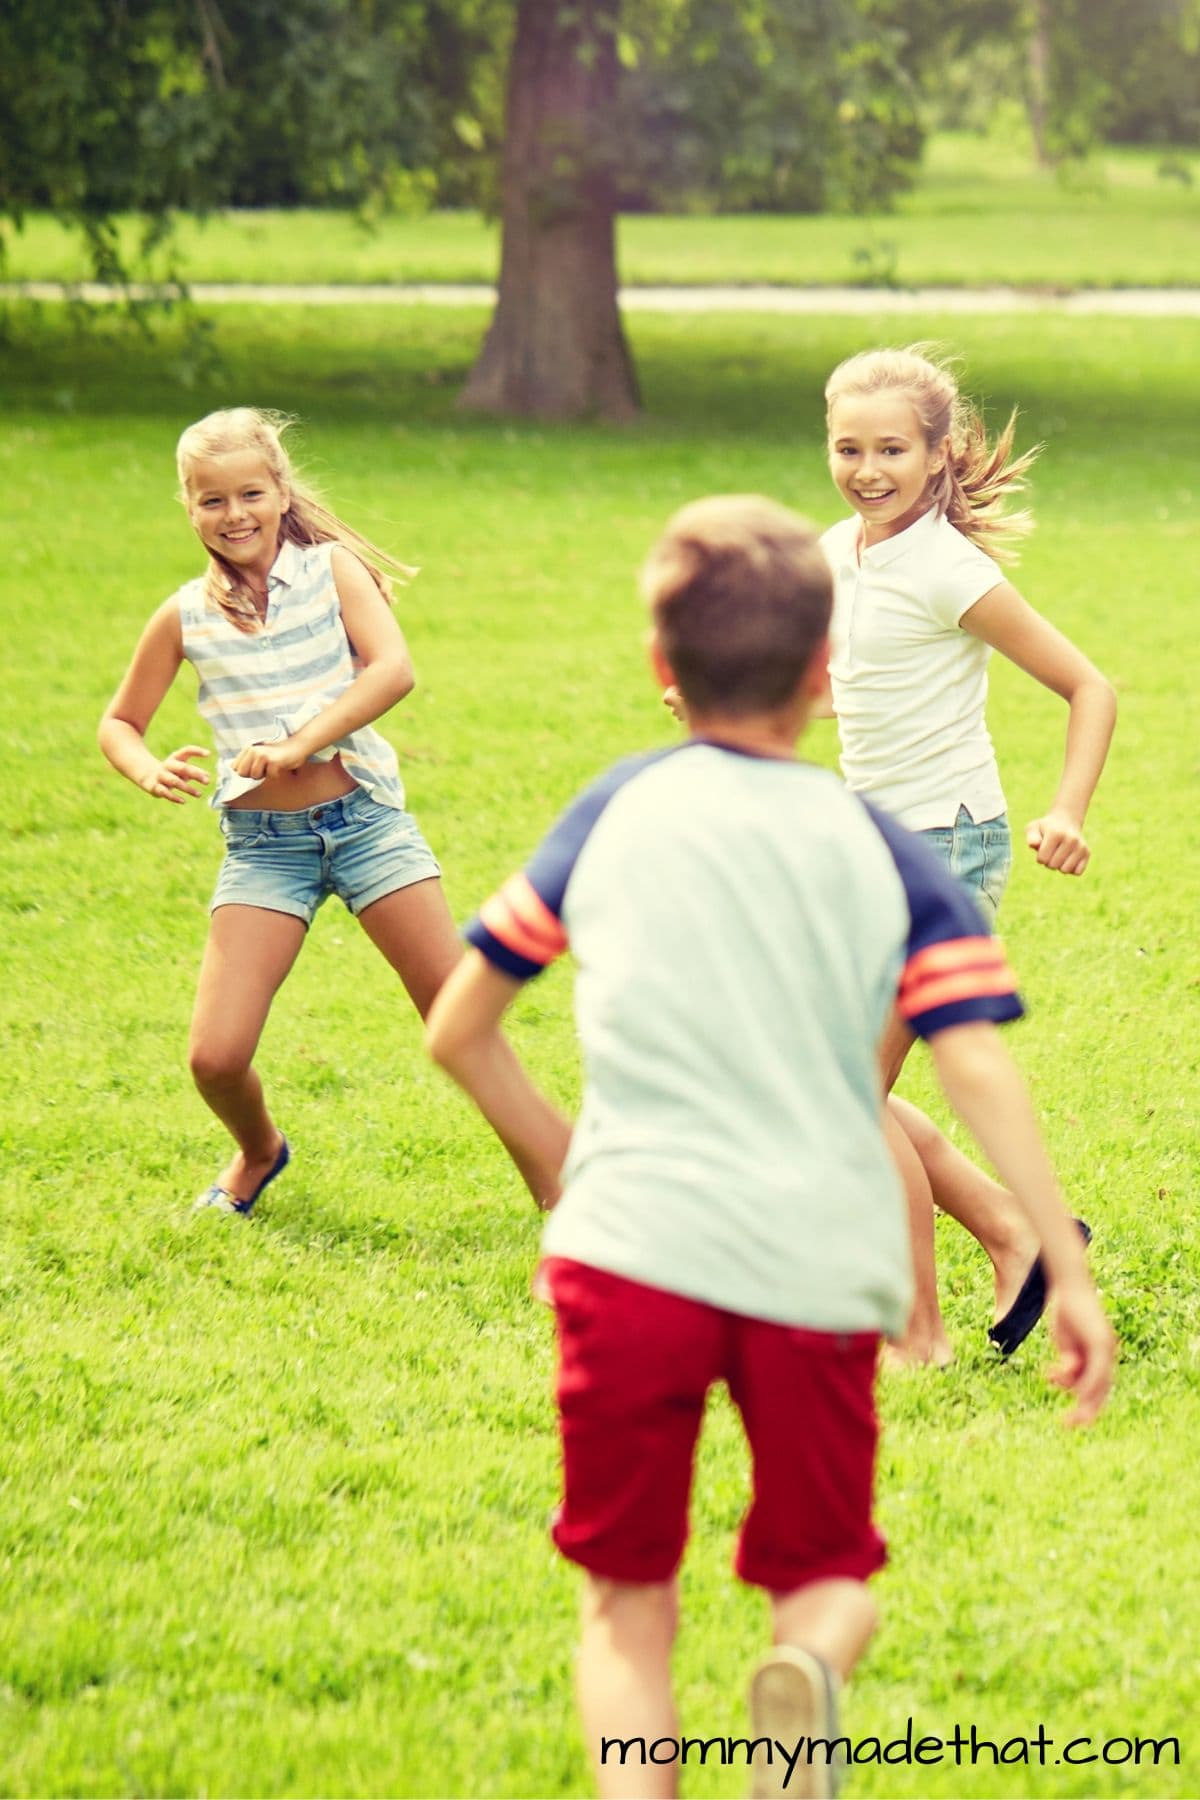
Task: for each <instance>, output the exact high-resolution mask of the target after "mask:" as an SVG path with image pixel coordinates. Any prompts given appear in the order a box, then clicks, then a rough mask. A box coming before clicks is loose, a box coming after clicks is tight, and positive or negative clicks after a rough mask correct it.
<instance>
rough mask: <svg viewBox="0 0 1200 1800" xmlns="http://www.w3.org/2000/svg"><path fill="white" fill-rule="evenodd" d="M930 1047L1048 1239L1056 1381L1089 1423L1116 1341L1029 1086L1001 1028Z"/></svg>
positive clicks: (965, 1115)
mask: <svg viewBox="0 0 1200 1800" xmlns="http://www.w3.org/2000/svg"><path fill="white" fill-rule="evenodd" d="M929 1047H930V1050H931V1051H932V1053H933V1060H934V1063H935V1065H936V1067H937V1073H938V1079H939V1081H940V1082H941V1084H942V1087H943V1088H944V1089H945V1092H946V1097H947V1099H948V1100H949V1101H950V1104H951V1105H952V1106H953V1108H954V1110H955V1112H957V1113H958V1115H959V1117H960V1118H961V1119H962V1120H963V1122H964V1124H965V1125H967V1126H968V1128H969V1129H970V1131H971V1132H972V1133H973V1135H974V1136H975V1138H976V1139H977V1140H978V1142H979V1144H980V1146H981V1147H982V1149H983V1150H984V1151H985V1153H986V1154H987V1155H988V1156H989V1157H990V1158H991V1160H992V1162H993V1163H994V1164H995V1166H996V1169H997V1172H998V1173H999V1175H1000V1179H1001V1180H1002V1181H1003V1182H1004V1184H1005V1186H1006V1187H1008V1188H1009V1189H1010V1190H1011V1191H1012V1193H1013V1195H1014V1197H1015V1199H1016V1201H1017V1204H1018V1205H1019V1206H1020V1207H1021V1208H1022V1209H1023V1211H1024V1212H1025V1214H1026V1215H1027V1217H1028V1218H1029V1221H1030V1223H1031V1224H1032V1226H1033V1228H1034V1230H1035V1231H1036V1232H1037V1234H1038V1237H1039V1238H1040V1239H1041V1245H1042V1260H1043V1262H1044V1263H1045V1266H1046V1273H1047V1275H1048V1277H1049V1279H1050V1284H1051V1287H1052V1290H1053V1295H1054V1300H1055V1313H1054V1320H1053V1326H1052V1330H1053V1333H1054V1338H1055V1342H1056V1344H1057V1347H1058V1350H1059V1362H1058V1366H1057V1367H1056V1369H1055V1370H1054V1371H1053V1372H1052V1374H1051V1377H1050V1378H1051V1380H1052V1381H1054V1382H1056V1383H1057V1384H1058V1386H1060V1387H1069V1388H1072V1389H1074V1391H1075V1406H1074V1408H1073V1410H1072V1411H1071V1412H1070V1413H1069V1414H1068V1416H1067V1423H1068V1424H1069V1425H1087V1424H1090V1423H1091V1421H1092V1420H1093V1419H1094V1418H1095V1417H1096V1415H1097V1413H1098V1412H1099V1411H1100V1408H1101V1407H1102V1406H1103V1405H1104V1402H1105V1400H1106V1399H1107V1397H1108V1392H1109V1389H1110V1388H1111V1386H1112V1379H1113V1364H1114V1361H1115V1357H1116V1340H1115V1338H1114V1336H1113V1332H1112V1328H1111V1326H1110V1325H1109V1323H1108V1320H1107V1319H1106V1318H1105V1316H1104V1313H1103V1311H1102V1309H1101V1306H1100V1302H1099V1299H1098V1297H1097V1294H1096V1290H1095V1288H1094V1286H1093V1285H1092V1278H1091V1276H1090V1274H1089V1273H1088V1267H1087V1263H1086V1261H1085V1259H1084V1255H1083V1250H1082V1247H1081V1245H1080V1241H1079V1236H1078V1233H1077V1232H1076V1230H1075V1228H1074V1226H1073V1225H1072V1223H1071V1219H1070V1217H1069V1215H1068V1213H1067V1210H1066V1208H1065V1207H1064V1205H1063V1202H1062V1197H1061V1195H1060V1193H1059V1190H1058V1183H1057V1181H1056V1180H1055V1177H1054V1171H1053V1169H1052V1168H1051V1166H1050V1160H1049V1158H1048V1157H1047V1155H1046V1151H1045V1149H1044V1147H1043V1145H1042V1140H1041V1134H1040V1132H1039V1131H1038V1127H1037V1121H1036V1119H1035V1118H1034V1114H1033V1108H1032V1106H1031V1105H1030V1101H1029V1095H1028V1093H1027V1091H1026V1088H1025V1083H1024V1082H1023V1080H1022V1079H1021V1076H1020V1074H1019V1073H1018V1071H1017V1068H1016V1066H1015V1064H1014V1063H1013V1061H1012V1058H1011V1057H1010V1056H1009V1054H1008V1051H1007V1050H1006V1049H1005V1047H1004V1045H1003V1044H1002V1043H1001V1041H1000V1037H999V1034H998V1032H997V1030H996V1027H995V1026H994V1025H989V1024H986V1023H981V1024H971V1025H954V1026H951V1027H950V1028H949V1029H948V1030H946V1031H940V1032H937V1033H936V1034H935V1035H934V1036H933V1037H932V1038H931V1039H930V1040H929Z"/></svg>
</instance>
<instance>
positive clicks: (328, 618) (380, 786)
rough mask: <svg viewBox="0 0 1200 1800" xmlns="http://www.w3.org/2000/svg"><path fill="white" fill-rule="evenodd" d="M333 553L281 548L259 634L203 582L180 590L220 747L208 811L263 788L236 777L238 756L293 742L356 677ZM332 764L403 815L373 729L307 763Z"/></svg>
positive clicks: (203, 700)
mask: <svg viewBox="0 0 1200 1800" xmlns="http://www.w3.org/2000/svg"><path fill="white" fill-rule="evenodd" d="M333 549H334V546H333V545H332V544H307V545H303V546H301V545H297V544H289V543H284V544H282V545H281V546H280V550H279V554H278V556H277V557H276V558H275V562H274V564H273V566H272V569H271V573H270V575H269V576H268V578H267V616H266V619H265V621H264V623H263V626H262V629H261V630H259V631H254V632H244V631H239V630H238V629H237V627H236V626H235V625H233V624H231V623H230V621H229V620H228V619H227V618H226V617H225V615H224V613H223V612H221V610H220V608H219V607H217V606H214V605H211V604H210V603H209V602H208V601H207V600H206V599H205V596H204V583H203V580H202V579H200V578H199V577H197V579H196V580H195V581H189V582H187V583H185V585H184V586H183V587H181V588H180V589H179V592H178V594H177V596H176V598H177V601H178V605H179V622H180V625H181V627H182V630H183V654H184V656H185V658H186V659H187V661H188V662H190V663H191V664H192V665H193V667H194V668H195V670H196V675H197V677H198V679H199V683H200V693H199V706H200V713H201V716H202V717H203V718H204V719H206V720H207V721H208V724H209V725H210V726H211V727H212V733H213V737H214V738H215V740H216V747H217V778H216V781H215V783H214V784H213V794H212V799H211V800H210V802H209V804H210V805H211V806H216V807H221V806H228V804H229V802H230V801H231V800H237V799H240V797H241V796H242V795H243V794H248V793H250V792H251V790H252V789H254V788H256V787H257V786H258V785H259V783H258V782H257V781H255V780H251V779H250V778H249V777H247V776H245V775H235V774H234V772H233V764H234V761H235V760H236V758H237V756H238V754H239V752H240V751H242V750H244V749H245V748H246V746H247V745H248V744H255V743H258V744H263V743H279V742H281V741H282V740H283V739H284V738H286V737H290V736H291V735H292V733H293V732H294V731H299V729H300V728H301V726H302V725H307V724H308V723H309V721H310V720H312V719H315V718H316V716H317V714H318V713H321V712H323V711H324V710H325V708H326V707H327V706H328V705H329V703H330V701H332V700H336V699H337V697H338V695H339V694H342V693H344V692H345V690H346V689H347V688H348V687H349V686H350V683H351V682H352V681H353V680H354V677H355V676H356V675H357V674H358V671H359V666H360V665H359V664H358V662H357V659H356V658H355V656H354V653H353V651H352V650H351V648H350V640H349V639H348V638H347V636H346V630H345V627H344V625H343V624H342V614H341V607H340V606H339V604H338V595H337V588H336V587H335V585H334V580H333V570H332V568H331V566H330V559H331V557H332V554H333ZM335 754H339V755H340V756H341V759H342V762H343V764H344V766H345V769H346V772H347V774H348V775H350V776H352V777H353V779H354V780H355V781H357V782H358V784H359V786H360V787H362V788H364V789H365V790H366V792H367V793H368V794H370V796H371V798H372V799H374V800H378V801H379V802H380V803H381V804H382V805H384V806H394V807H398V808H400V809H403V806H404V784H403V782H402V781H401V779H400V768H399V764H398V763H397V761H396V752H395V751H394V750H393V749H392V747H391V745H390V744H389V743H388V741H387V739H386V738H385V737H383V736H382V735H381V734H380V733H379V732H378V731H376V730H375V727H374V726H373V725H363V726H360V727H359V729H358V730H357V731H351V732H349V733H348V734H347V735H346V736H345V737H344V738H339V739H338V741H337V742H336V744H331V745H330V746H329V747H328V748H327V749H325V750H321V751H318V753H317V755H316V756H315V757H313V758H312V759H311V760H312V761H314V762H328V761H330V760H331V759H332V758H333V756H334V755H335Z"/></svg>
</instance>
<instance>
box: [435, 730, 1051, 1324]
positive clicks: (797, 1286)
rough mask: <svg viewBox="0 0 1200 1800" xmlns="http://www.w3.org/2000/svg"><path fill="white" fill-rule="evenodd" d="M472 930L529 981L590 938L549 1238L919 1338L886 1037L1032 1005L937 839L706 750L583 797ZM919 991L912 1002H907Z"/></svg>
mask: <svg viewBox="0 0 1200 1800" xmlns="http://www.w3.org/2000/svg"><path fill="white" fill-rule="evenodd" d="M467 936H468V938H469V939H470V941H471V942H472V943H474V944H475V945H476V946H477V947H478V948H479V949H480V950H481V951H482V952H483V953H484V955H486V956H487V957H488V958H489V959H490V960H491V961H492V962H494V963H495V964H496V965H497V966H498V967H500V968H502V969H505V970H506V971H507V972H509V973H510V974H512V975H514V976H516V977H517V978H519V979H524V978H526V977H528V976H531V975H533V974H536V973H537V971H538V969H540V968H542V967H544V966H545V965H546V963H548V962H550V961H551V960H552V959H553V957H554V956H555V955H556V954H558V953H559V952H560V951H561V950H562V949H564V948H566V947H567V945H568V944H569V946H570V948H571V950H572V951H573V953H574V956H575V958H576V961H577V963H578V978H577V982H576V990H575V1006H576V1016H577V1020H578V1027H579V1037H580V1042H581V1045H582V1050H583V1058H584V1064H585V1076H586V1080H585V1092H584V1099H583V1105H582V1109H581V1111H580V1116H579V1120H578V1123H577V1125H576V1128H575V1132H574V1135H573V1138H572V1142H571V1151H570V1156H569V1159H568V1163H567V1167H566V1171H565V1187H564V1193H563V1197H562V1199H561V1201H560V1202H559V1205H558V1207H557V1208H556V1209H555V1211H554V1212H553V1213H552V1214H551V1215H550V1219H549V1221H548V1224H547V1228H546V1233H545V1239H544V1248H545V1251H546V1253H547V1254H552V1255H558V1256H566V1257H571V1258H573V1259H575V1260H576V1261H579V1262H583V1263H588V1264H591V1265H592V1266H594V1267H596V1268H600V1269H606V1270H609V1271H610V1272H612V1273H615V1274H618V1275H623V1276H626V1277H627V1278H629V1279H632V1280H635V1281H641V1282H646V1283H648V1284H649V1285H650V1286H653V1287H658V1288H665V1289H667V1290H668V1291H671V1292H674V1293H680V1294H685V1295H688V1296H689V1297H691V1298H694V1299H698V1300H703V1301H706V1302H708V1303H710V1304H711V1305H714V1306H718V1307H720V1308H722V1309H724V1310H728V1311H730V1312H734V1313H739V1314H743V1315H745V1316H748V1317H752V1318H762V1319H771V1320H777V1321H780V1322H782V1323H785V1324H793V1325H804V1326H808V1327H810V1328H812V1329H815V1330H823V1331H858V1330H883V1331H886V1332H889V1333H895V1332H898V1331H899V1330H901V1329H902V1327H903V1325H904V1322H905V1319H906V1316H907V1312H908V1307H909V1302H910V1289H911V1274H910V1267H909V1249H908V1230H907V1224H906V1217H905V1209H904V1205H903V1199H902V1195H901V1191H900V1187H899V1182H898V1179H897V1176H896V1172H895V1168H894V1166H893V1163H892V1160H891V1157H890V1156H889V1154H888V1152H887V1149H886V1146H885V1143H884V1138H883V1133H882V1123H881V1121H882V1095H881V1089H880V1077H879V1071H878V1058H877V1046H878V1043H879V1039H880V1036H881V1034H882V1031H883V1028H884V1025H885V1023H886V1021H887V1018H888V1016H889V1014H890V1011H891V1009H892V1007H893V1006H894V1005H895V1003H896V998H897V992H898V989H899V991H900V993H901V1003H902V1006H903V1008H904V1010H905V1012H906V1015H907V1016H908V1017H909V1019H910V1021H911V1023H912V1025H913V1028H914V1029H915V1030H917V1031H921V1032H924V1033H925V1034H926V1035H928V1034H929V1033H930V1032H931V1031H935V1030H938V1029H941V1028H942V1027H943V1026H944V1025H948V1024H954V1023H958V1022H960V1021H961V1020H963V1019H965V1018H1007V1017H1013V1016H1015V1015H1016V1014H1018V1013H1019V1011H1020V1003H1019V1001H1018V1000H1017V999H1016V996H1015V991H1014V984H1013V980H1012V977H1011V974H1010V973H1009V972H1008V970H1007V969H1006V967H1005V965H1004V962H1003V957H1002V955H1001V952H1000V950H999V947H998V945H996V944H995V943H994V942H993V941H992V940H991V939H989V938H988V937H987V936H986V935H985V933H984V931H983V929H982V927H981V925H980V921H979V918H978V916H977V914H976V912H975V909H974V907H973V906H972V905H971V902H970V901H969V899H967V898H966V897H965V896H964V895H963V894H962V893H961V892H960V891H959V889H958V887H957V885H956V884H955V883H954V882H952V881H951V879H950V878H949V877H948V876H947V875H946V873H945V871H944V870H943V869H942V867H941V865H940V864H939V863H938V862H937V860H936V858H934V857H933V856H932V855H931V853H930V852H929V851H928V849H927V847H926V846H924V845H921V844H919V843H918V842H917V841H916V840H915V839H913V838H911V837H910V836H909V834H908V833H905V832H902V831H901V830H900V828H899V827H896V826H893V825H891V824H890V823H888V822H887V821H884V820H882V819H881V818H879V817H877V816H876V815H874V814H873V813H872V812H871V811H869V810H868V808H867V807H866V806H865V805H864V804H863V803H862V802H861V801H860V800H858V799H857V798H855V797H854V796H853V795H851V794H850V793H848V792H847V791H846V790H845V789H844V788H843V786H842V785H841V783H840V782H839V781H838V780H837V779H836V777H834V776H833V775H831V774H829V773H827V772H826V771H825V770H822V769H818V768H813V767H811V766H809V765H807V764H804V763H798V762H794V761H790V760H789V761H781V760H776V759H772V758H763V757H756V756H751V755H747V754H744V753H742V752H739V751H736V750H733V749H730V748H727V747H723V746H720V745H717V744H712V743H707V742H704V741H699V740H692V741H691V742H689V743H688V744H686V745H684V746H681V747H680V748H679V749H677V750H674V751H671V752H668V753H665V754H660V755H657V756H651V757H639V758H633V759H629V760H628V761H626V762H624V763H622V764H619V765H618V766H617V768H616V769H614V770H611V771H610V772H609V773H608V774H607V775H606V776H604V777H603V778H602V779H601V780H600V781H599V782H597V783H595V784H593V786H592V787H590V788H589V789H587V790H586V791H585V793H584V794H583V795H582V796H581V797H580V798H579V799H578V800H577V801H576V802H575V804H574V805H573V806H572V807H571V808H569V809H568V811H567V812H566V814H565V815H564V816H563V818H562V819H560V820H559V822H558V824H557V825H556V826H555V827H554V828H553V830H552V831H551V832H550V834H549V835H548V837H547V838H546V839H545V840H544V842H543V844H542V846H541V848H540V849H539V850H538V851H537V853H536V854H535V856H534V857H533V859H532V861H531V862H530V863H529V865H528V866H527V868H526V870H525V872H524V874H522V875H518V876H514V877H513V879H512V880H511V881H509V882H508V883H506V884H505V886H504V888H502V889H501V890H500V892H499V894H497V895H496V896H494V897H493V899H492V900H490V901H489V902H488V903H487V904H486V905H485V906H484V907H483V908H482V909H481V911H480V914H479V917H478V919H476V920H475V921H473V922H472V924H471V925H470V926H469V927H468V929H467ZM906 996H907V998H906Z"/></svg>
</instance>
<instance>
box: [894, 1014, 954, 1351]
mask: <svg viewBox="0 0 1200 1800" xmlns="http://www.w3.org/2000/svg"><path fill="white" fill-rule="evenodd" d="M913 1042H914V1039H913V1035H912V1032H911V1031H909V1029H908V1027H907V1025H905V1024H904V1022H903V1020H902V1019H901V1018H900V1017H899V1015H898V1014H896V1015H894V1016H893V1018H892V1021H891V1023H890V1024H889V1026H888V1028H887V1031H886V1032H885V1033H884V1038H883V1043H882V1044H881V1046H880V1051H879V1059H880V1063H881V1065H882V1069H883V1079H884V1084H885V1086H886V1087H887V1088H889V1089H890V1088H891V1086H892V1084H893V1083H894V1082H895V1080H896V1078H897V1076H898V1075H899V1074H900V1071H901V1069H902V1068H903V1067H904V1059H905V1057H906V1056H907V1055H908V1053H909V1051H910V1050H911V1049H912V1046H913ZM930 1129H931V1130H932V1126H931V1127H930ZM883 1133H884V1136H885V1138H886V1139H887V1146H888V1149H889V1150H890V1151H891V1154H892V1161H893V1162H894V1163H895V1165H896V1168H897V1170H898V1171H899V1174H900V1179H901V1181H902V1182H903V1184H904V1201H905V1205H906V1206H907V1208H908V1232H909V1239H910V1242H911V1245H912V1262H913V1303H912V1311H911V1312H910V1313H909V1315H908V1324H907V1325H906V1326H905V1328H904V1336H903V1337H902V1338H900V1339H899V1340H898V1342H896V1343H895V1344H890V1345H886V1346H885V1347H884V1351H883V1361H884V1363H885V1364H887V1365H891V1366H894V1367H904V1366H906V1365H909V1364H914V1363H928V1364H931V1365H932V1366H933V1367H934V1368H935V1369H944V1368H945V1367H946V1365H947V1364H948V1363H952V1362H953V1361H954V1351H953V1350H952V1349H951V1347H950V1339H949V1338H948V1337H947V1335H946V1326H945V1323H944V1321H943V1319H942V1311H941V1307H940V1305H939V1303H938V1287H937V1258H936V1253H935V1250H934V1239H933V1192H932V1189H931V1188H930V1185H929V1177H928V1176H927V1175H926V1173H925V1169H924V1167H923V1165H922V1163H921V1159H920V1157H919V1155H918V1154H917V1152H916V1150H915V1148H914V1147H913V1145H912V1144H911V1142H910V1141H909V1138H908V1136H907V1134H906V1132H905V1131H904V1128H903V1124H902V1123H901V1121H900V1120H899V1119H898V1118H897V1117H896V1116H895V1115H894V1114H893V1112H892V1110H891V1103H890V1101H889V1103H888V1105H887V1106H886V1107H885V1109H884V1117H883Z"/></svg>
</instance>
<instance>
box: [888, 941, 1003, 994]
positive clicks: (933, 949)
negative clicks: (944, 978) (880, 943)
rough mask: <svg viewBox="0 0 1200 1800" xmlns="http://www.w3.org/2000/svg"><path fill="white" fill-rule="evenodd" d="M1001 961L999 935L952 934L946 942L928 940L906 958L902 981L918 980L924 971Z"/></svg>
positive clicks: (932, 972) (938, 972) (935, 972)
mask: <svg viewBox="0 0 1200 1800" xmlns="http://www.w3.org/2000/svg"><path fill="white" fill-rule="evenodd" d="M1003 963H1004V946H1003V945H1002V944H1001V942H1000V940H999V938H994V937H969V938H952V939H950V941H949V942H947V943H941V944H930V945H929V947H928V948H927V949H925V950H918V951H917V953H916V955H915V956H912V957H910V958H909V960H908V962H907V963H906V964H905V968H904V981H905V982H906V983H907V982H909V981H921V980H924V979H925V977H926V976H928V975H944V974H947V973H949V972H950V971H952V970H958V969H962V968H964V967H968V966H972V967H973V966H975V965H980V966H986V965H988V964H999V965H1002V964H1003Z"/></svg>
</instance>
